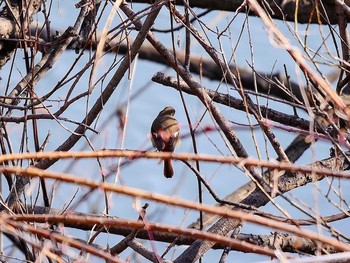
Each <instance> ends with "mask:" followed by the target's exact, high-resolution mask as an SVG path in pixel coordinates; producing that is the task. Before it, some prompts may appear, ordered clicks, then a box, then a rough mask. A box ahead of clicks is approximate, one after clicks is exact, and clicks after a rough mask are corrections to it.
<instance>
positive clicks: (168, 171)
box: [164, 160, 174, 178]
mask: <svg viewBox="0 0 350 263" xmlns="http://www.w3.org/2000/svg"><path fill="white" fill-rule="evenodd" d="M173 175H174V170H173V165H172V163H171V160H164V176H165V177H166V178H171V177H173Z"/></svg>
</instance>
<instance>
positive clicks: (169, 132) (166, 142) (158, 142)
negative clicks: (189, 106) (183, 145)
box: [151, 106, 180, 178]
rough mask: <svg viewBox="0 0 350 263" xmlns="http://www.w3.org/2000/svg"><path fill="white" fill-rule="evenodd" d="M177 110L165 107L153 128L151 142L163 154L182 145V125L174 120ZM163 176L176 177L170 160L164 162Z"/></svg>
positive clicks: (154, 122) (155, 120)
mask: <svg viewBox="0 0 350 263" xmlns="http://www.w3.org/2000/svg"><path fill="white" fill-rule="evenodd" d="M174 114H175V109H174V108H173V107H171V106H167V107H165V108H164V109H163V110H162V111H160V112H159V114H158V116H157V117H156V118H155V119H154V121H153V123H152V126H151V135H152V136H151V140H152V144H153V147H155V148H156V149H157V150H158V151H162V152H174V150H175V148H176V147H177V146H178V145H179V143H180V125H179V123H178V122H177V120H176V119H175V118H174ZM163 174H164V176H165V177H166V178H171V177H173V175H174V170H173V166H172V162H171V160H170V159H167V160H164V170H163Z"/></svg>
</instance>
